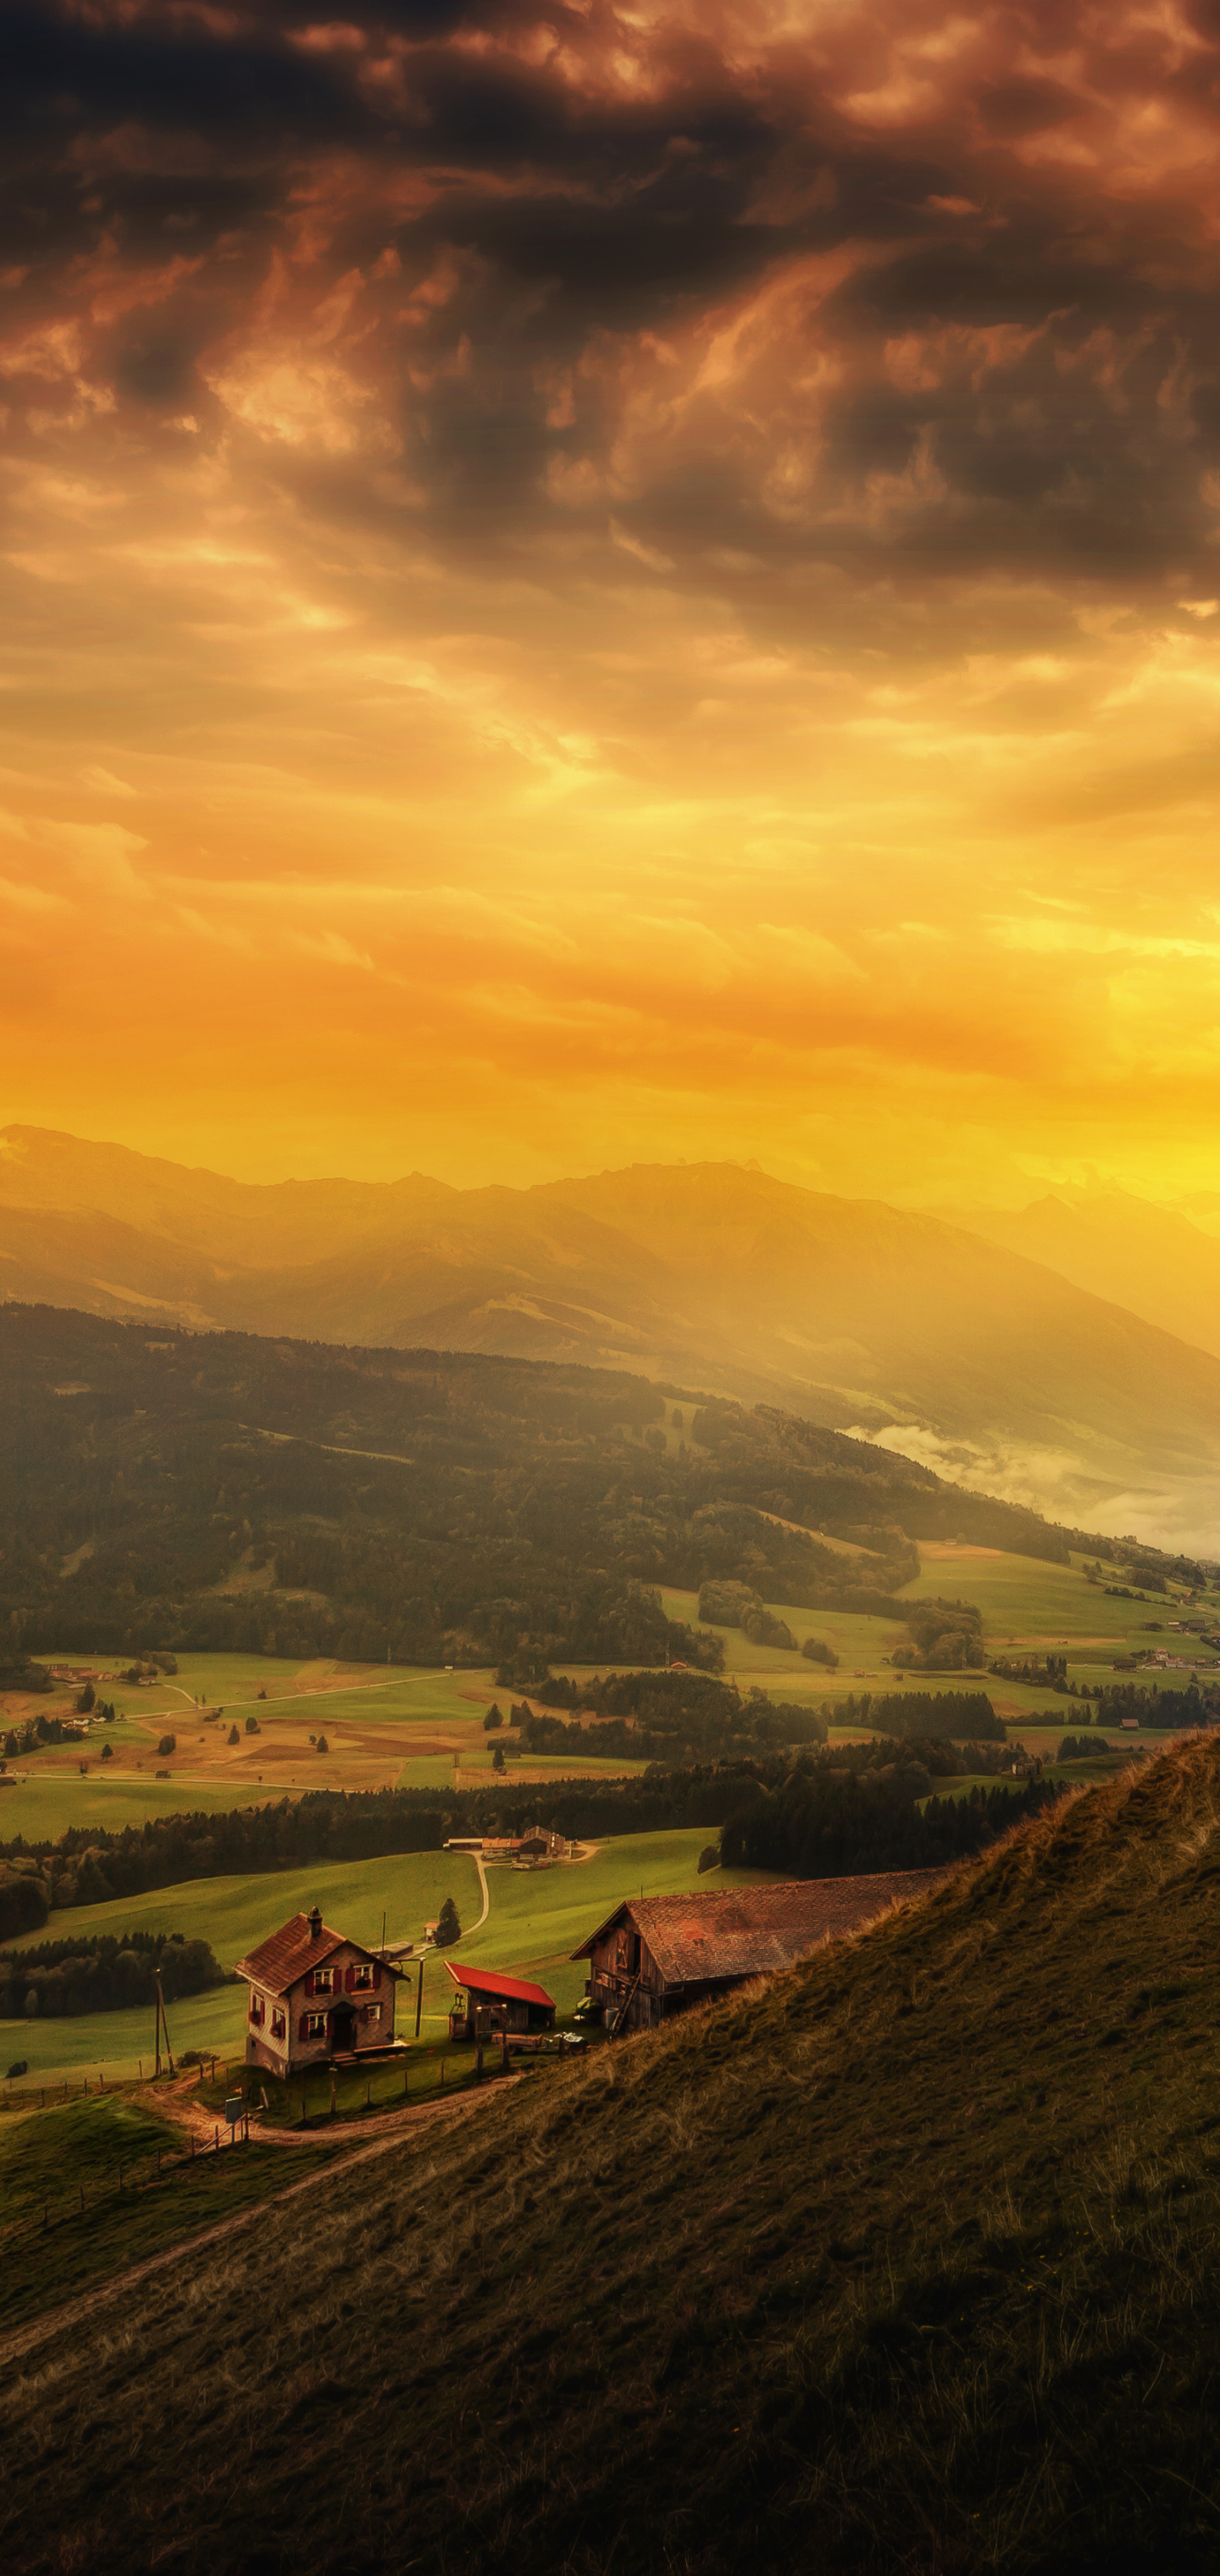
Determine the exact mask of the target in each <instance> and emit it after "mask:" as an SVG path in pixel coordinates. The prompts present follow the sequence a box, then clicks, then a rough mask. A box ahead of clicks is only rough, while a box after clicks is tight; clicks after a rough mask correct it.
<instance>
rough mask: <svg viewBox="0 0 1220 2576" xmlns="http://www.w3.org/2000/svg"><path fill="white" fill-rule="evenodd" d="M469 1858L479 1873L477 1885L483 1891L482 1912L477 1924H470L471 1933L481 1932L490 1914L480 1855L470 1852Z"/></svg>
mask: <svg viewBox="0 0 1220 2576" xmlns="http://www.w3.org/2000/svg"><path fill="white" fill-rule="evenodd" d="M470 1857H471V1859H472V1861H473V1862H474V1865H475V1868H476V1869H477V1871H478V1873H479V1885H480V1887H481V1888H482V1890H483V1911H482V1913H481V1914H480V1916H479V1919H478V1922H477V1923H472V1924H471V1926H470V1929H471V1931H472V1932H481V1931H482V1929H483V1926H484V1924H485V1923H486V1921H487V1917H488V1915H489V1914H490V1912H491V1889H490V1888H489V1886H488V1884H487V1872H486V1870H485V1869H484V1867H483V1856H482V1853H481V1852H472V1853H471V1855H470Z"/></svg>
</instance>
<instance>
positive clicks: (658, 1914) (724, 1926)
mask: <svg viewBox="0 0 1220 2576" xmlns="http://www.w3.org/2000/svg"><path fill="white" fill-rule="evenodd" d="M944 1876H945V1872H944V1871H943V1870H936V1869H909V1870H898V1871H893V1872H890V1873H889V1874H887V1875H886V1876H884V1877H876V1878H814V1879H797V1880H794V1881H792V1882H791V1883H790V1884H785V1885H782V1886H774V1885H772V1886H769V1887H741V1888H734V1889H732V1890H731V1891H730V1890H728V1889H723V1890H718V1891H717V1892H716V1893H714V1894H711V1895H707V1896H695V1895H692V1896H645V1897H638V1898H637V1897H631V1898H628V1899H626V1900H625V1901H624V1903H623V1904H622V1905H619V1906H616V1907H615V1910H614V1912H613V1914H609V1915H607V1917H606V1920H605V1922H604V1923H599V1925H598V1927H597V1930H596V1932H591V1933H590V1934H589V1937H588V1940H587V1941H582V1942H581V1945H580V1948H579V1949H578V1950H574V1951H573V1952H572V1956H573V1958H574V1959H587V1960H588V1961H589V1971H590V1973H589V1981H588V1986H587V1988H586V1992H587V1994H588V1996H589V2000H590V2002H591V2004H592V2006H593V2010H594V2012H595V2013H598V2014H600V2016H601V2017H602V2019H603V2020H604V2021H605V2022H606V2024H607V2026H608V2027H609V2028H610V2029H612V2030H649V2029H651V2028H653V2026H654V2025H655V2024H656V2023H657V2022H660V2021H664V2020H666V2019H668V2017H669V2015H670V2014H671V2013H675V2012H681V2011H682V2010H683V2009H684V2008H685V2007H686V2006H687V2005H688V2004H693V2003H704V2002H707V2001H709V2000H711V1999H712V1998H713V1997H714V1996H716V1995H723V1994H727V1993H728V1992H729V1991H730V1989H731V1988H732V1987H733V1986H737V1985H742V1984H744V1982H745V1981H746V1979H747V1978H749V1977H757V1976H761V1975H765V1974H767V1973H768V1972H769V1971H771V1970H774V1969H776V1968H790V1967H791V1966H792V1964H793V1962H794V1961H795V1960H797V1959H803V1958H806V1957H807V1956H808V1954H809V1952H810V1951H811V1950H816V1949H817V1948H818V1947H819V1945H820V1944H821V1943H822V1942H823V1941H834V1940H837V1939H840V1938H841V1937H842V1936H843V1934H844V1933H848V1932H857V1931H859V1930H860V1929H861V1927H862V1926H863V1925H864V1924H865V1923H871V1922H872V1921H873V1920H874V1918H875V1917H876V1916H877V1915H878V1914H884V1913H885V1912H886V1910H887V1909H888V1907H890V1906H891V1905H894V1904H899V1903H902V1902H903V1901H904V1900H905V1899H908V1898H910V1897H913V1896H923V1895H924V1894H925V1893H926V1891H927V1890H928V1888H930V1887H935V1886H936V1885H937V1884H938V1882H939V1881H940V1880H941V1879H942V1878H943V1877H944Z"/></svg>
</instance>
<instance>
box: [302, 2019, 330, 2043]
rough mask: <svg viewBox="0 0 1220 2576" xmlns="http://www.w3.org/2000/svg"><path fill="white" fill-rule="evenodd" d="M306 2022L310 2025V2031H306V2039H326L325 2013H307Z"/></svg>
mask: <svg viewBox="0 0 1220 2576" xmlns="http://www.w3.org/2000/svg"><path fill="white" fill-rule="evenodd" d="M306 2020H307V2022H308V2024H309V2027H308V2030H307V2031H306V2034H305V2036H306V2038H307V2039H325V2037H326V2015H325V2013H307V2014H306Z"/></svg>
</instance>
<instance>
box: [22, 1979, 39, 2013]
mask: <svg viewBox="0 0 1220 2576" xmlns="http://www.w3.org/2000/svg"><path fill="white" fill-rule="evenodd" d="M25 2017H26V2020H27V2021H37V2019H38V1988H37V1986H27V1987H26V1990H25Z"/></svg>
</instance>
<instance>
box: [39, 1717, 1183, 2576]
mask: <svg viewBox="0 0 1220 2576" xmlns="http://www.w3.org/2000/svg"><path fill="white" fill-rule="evenodd" d="M1218 1814H1220V1744H1217V1743H1216V1742H1214V1741H1213V1742H1198V1741H1196V1742H1194V1743H1192V1744H1190V1745H1187V1746H1183V1747H1179V1748H1176V1749H1175V1750H1174V1751H1172V1752H1169V1753H1167V1754H1165V1755H1163V1756H1162V1757H1160V1758H1159V1759H1158V1760H1157V1761H1156V1762H1154V1763H1151V1764H1149V1765H1148V1766H1147V1767H1146V1768H1145V1769H1144V1770H1143V1771H1142V1772H1141V1773H1139V1774H1135V1773H1130V1772H1128V1773H1126V1774H1124V1775H1123V1777H1122V1778H1121V1779H1120V1780H1119V1781H1118V1782H1116V1783H1115V1784H1113V1785H1112V1786H1110V1787H1108V1788H1105V1789H1099V1790H1096V1791H1094V1792H1091V1793H1089V1794H1088V1795H1086V1796H1083V1797H1081V1798H1079V1799H1077V1800H1076V1801H1074V1802H1071V1803H1069V1804H1068V1805H1067V1806H1066V1807H1062V1806H1061V1807H1060V1808H1059V1809H1057V1810H1056V1811H1054V1812H1053V1813H1052V1814H1051V1815H1050V1816H1048V1817H1045V1818H1042V1819H1039V1820H1037V1821H1036V1822H1034V1823H1033V1824H1031V1825H1029V1826H1026V1827H1023V1828H1021V1829H1019V1830H1018V1832H1017V1833H1016V1834H1015V1835H1014V1836H1012V1837H1011V1838H1010V1839H1009V1840H1008V1841H1007V1842H1006V1843H1004V1844H1001V1845H1000V1846H998V1847H997V1848H996V1850H995V1851H993V1852H992V1853H991V1854H989V1855H988V1856H987V1858H986V1859H984V1860H983V1861H982V1862H980V1863H978V1864H975V1865H971V1866H968V1867H967V1868H966V1869H965V1870H963V1871H962V1872H960V1873H959V1874H958V1875H957V1876H955V1877H954V1878H953V1879H952V1880H951V1881H950V1882H949V1883H948V1884H946V1885H944V1886H943V1887H942V1888H941V1889H939V1890H938V1891H937V1892H936V1893H935V1894H934V1895H932V1896H931V1897H930V1898H928V1899H925V1900H924V1901H923V1902H922V1903H920V1904H919V1905H917V1906H915V1907H912V1908H910V1909H909V1910H906V1911H902V1912H898V1913H894V1914H891V1915H890V1916H889V1917H888V1918H887V1919H884V1920H882V1921H881V1922H879V1923H878V1924H877V1925H875V1926H874V1927H873V1928H872V1929H871V1930H868V1931H866V1932H864V1933H863V1934H861V1935H860V1936H859V1937H857V1938H856V1939H854V1940H852V1941H850V1942H844V1943H840V1944H837V1945H833V1946H831V1947H829V1948H826V1949H823V1950H822V1951H820V1952H818V1953H815V1955H814V1956H813V1957H812V1958H811V1959H809V1960H808V1961H806V1962H805V1963H804V1964H803V1965H801V1966H799V1967H797V1968H795V1969H793V1970H791V1971H790V1972H788V1973H787V1974H785V1975H782V1976H780V1977H778V1978H775V1979H773V1980H770V1981H766V1982H764V1981H762V1980H760V1981H759V1982H758V1984H757V1985H756V1986H755V1987H754V1988H751V1989H747V1990H746V1991H744V1992H743V1993H742V1994H740V1995H739V1996H738V1997H737V1998H736V1999H734V2000H732V2001H730V2002H727V2003H725V2004H722V2005H719V2006H716V2007H713V2008H711V2009H710V2010H707V2011H705V2012H701V2013H696V2014H692V2015H690V2016H688V2017H687V2018H685V2019H682V2020H679V2021H677V2022H675V2023H673V2024H671V2025H669V2026H668V2027H666V2028H664V2029H662V2030H660V2031H658V2032H655V2033H649V2034H647V2035H645V2036H643V2037H642V2038H639V2039H632V2040H626V2041H623V2042H621V2043H612V2044H610V2045H608V2046H603V2047H600V2048H598V2049H596V2050H591V2051H590V2053H589V2057H588V2059H587V2061H586V2062H585V2063H583V2064H581V2065H579V2066H577V2067H575V2068H573V2069H570V2070H569V2069H567V2068H566V2067H563V2066H561V2065H558V2064H556V2065H554V2066H550V2067H547V2068H545V2069H543V2068H541V2067H540V2068H539V2069H538V2070H537V2071H536V2072H535V2073H533V2074H532V2075H529V2076H527V2077H526V2078H525V2079H524V2080H523V2081H522V2082H521V2083H520V2084H518V2085H517V2086H515V2087H514V2088H513V2090H512V2091H511V2093H508V2094H506V2095H503V2096H501V2097H500V2098H498V2099H496V2098H493V2099H492V2100H490V2101H489V2102H488V2103H487V2104H486V2106H485V2107H484V2108H483V2109H482V2111H481V2112H480V2113H479V2114H478V2115H477V2117H476V2118H474V2119H472V2120H471V2121H470V2122H469V2124H468V2125H467V2126H465V2127H464V2128H463V2129H462V2130H460V2131H458V2132H453V2133H450V2134H449V2135H447V2136H445V2137H444V2138H443V2139H442V2138H434V2139H432V2140H429V2139H427V2138H421V2139H420V2140H418V2141H408V2142H406V2143H405V2144H404V2145H403V2147H402V2148H400V2149H399V2148H395V2149H393V2150H391V2151H389V2152H387V2153H386V2154H385V2155H383V2156H382V2157H381V2158H380V2159H379V2161H378V2163H377V2164H376V2166H374V2167H369V2168H365V2169H363V2170H361V2171H355V2172H341V2171H339V2172H335V2173H334V2174H332V2175H330V2176H329V2177H327V2178H326V2180H325V2183H324V2185H322V2186H320V2187H319V2190H318V2191H317V2192H315V2193H313V2194H312V2195H310V2196H308V2197H306V2198H305V2199H301V2198H297V2199H296V2200H293V2201H283V2200H281V2201H280V2202H279V2203H278V2204H274V2205H268V2206H265V2207H264V2209H263V2211H262V2213H261V2216H260V2218H259V2220H258V2222H257V2224H256V2225H254V2226H251V2227H248V2228H246V2229H245V2230H244V2232H243V2233H242V2234H240V2235H238V2236H236V2237H234V2239H233V2240H232V2243H231V2244H230V2243H228V2242H225V2241H224V2240H222V2241H220V2242H219V2243H217V2244H214V2245H207V2244H205V2245H199V2246H196V2247H193V2248H192V2247H191V2246H190V2245H185V2246H184V2247H183V2248H182V2250H181V2251H180V2253H179V2254H178V2256H177V2258H176V2259H175V2260H174V2262H173V2264H172V2266H171V2267H169V2268H168V2269H166V2270H164V2271H162V2272H160V2273H157V2274H154V2275H152V2276H151V2277H149V2278H147V2279H145V2280H143V2281H140V2282H133V2283H132V2284H131V2286H130V2287H128V2286H125V2285H124V2284H123V2282H122V2280H121V2279H120V2280H119V2281H118V2282H117V2284H116V2286H115V2292H114V2295H112V2296H111V2297H110V2298H109V2299H108V2300H107V2301H105V2302H104V2303H103V2304H102V2305H100V2306H99V2307H97V2308H96V2309H93V2310H91V2311H90V2310H88V2309H86V2310H84V2311H82V2310H80V2309H74V2310H72V2311H68V2310H64V2311H62V2312H61V2315H60V2316H59V2318H58V2319H56V2320H55V2321H54V2323H53V2325H52V2327H51V2330H50V2331H49V2333H44V2336H43V2339H42V2340H41V2341H40V2342H39V2343H38V2345H37V2347H36V2348H35V2349H33V2350H31V2351H29V2352H28V2353H27V2355H26V2357H25V2361H24V2365H23V2367H22V2368H21V2369H20V2370H14V2369H13V2368H12V2367H11V2363H10V2367H9V2370H8V2374H7V2378H6V2437H7V2438H6V2442H5V2452H4V2471H3V2484H2V2489H0V2549H2V2550H3V2555H4V2563H5V2566H6V2568H7V2569H9V2570H11V2576H44V2571H50V2570H52V2569H56V2570H59V2569H62V2568H64V2567H67V2566H77V2565H80V2566H85V2565H87V2566H89V2567H90V2568H91V2569H97V2570H100V2571H106V2570H110V2569H116V2570H118V2569H122V2570H123V2571H124V2576H128V2572H129V2571H131V2570H133V2569H142V2568H147V2567H151V2566H153V2565H154V2564H155V2565H157V2566H164V2565H169V2566H171V2567H172V2568H174V2569H176V2570H180V2571H181V2576H202V2571H204V2570H205V2569H211V2568H214V2567H216V2566H225V2567H231V2568H234V2569H238V2570H242V2571H245V2572H246V2576H279V2571H281V2570H286V2569H288V2568H290V2567H291V2568H292V2569H293V2570H294V2571H297V2576H330V2571H332V2570H337V2569H339V2568H342V2569H343V2570H344V2571H345V2576H347V2571H349V2570H353V2569H354V2570H355V2571H356V2576H376V2571H379V2570H380V2569H382V2568H383V2567H385V2566H387V2565H399V2564H401V2563H403V2559H404V2556H406V2557H407V2558H408V2559H409V2564H410V2565H411V2567H412V2568H413V2569H416V2570H418V2571H420V2576H442V2571H445V2570H452V2569H453V2568H456V2567H461V2568H462V2569H463V2570H466V2571H469V2576H493V2571H499V2570H502V2569H504V2568H506V2567H509V2566H513V2565H522V2566H528V2567H530V2568H531V2569H532V2570H534V2571H536V2576H550V2572H551V2571H554V2572H555V2576H559V2571H560V2570H563V2571H565V2576H570V2571H576V2576H594V2571H600V2570H604V2569H605V2568H606V2567H607V2566H612V2567H613V2568H614V2569H615V2570H616V2571H619V2576H645V2571H648V2576H651V2571H653V2570H655V2569H657V2568H658V2567H664V2568H671V2569H675V2570H681V2571H682V2572H683V2576H739V2571H740V2576H746V2571H747V2570H749V2571H752V2570H754V2569H756V2568H758V2567H760V2566H766V2567H768V2568H772V2569H780V2570H788V2569H791V2570H794V2571H795V2570H798V2569H804V2568H808V2567H809V2566H810V2565H811V2564H813V2563H816V2565H817V2566H818V2568H819V2569H820V2570H824V2571H826V2576H883V2571H886V2576H889V2572H890V2571H898V2570H902V2571H903V2576H945V2571H953V2576H982V2571H984V2570H997V2569H1002V2570H1004V2571H1005V2576H1050V2571H1056V2576H1057V2572H1058V2571H1066V2570H1068V2569H1072V2570H1073V2571H1085V2576H1094V2572H1095V2576H1102V2571H1105V2576H1112V2571H1114V2570H1121V2571H1122V2576H1160V2571H1161V2570H1162V2569H1163V2568H1165V2567H1166V2566H1167V2565H1169V2564H1172V2566H1173V2567H1174V2569H1175V2570H1180V2571H1182V2576H1210V2571H1211V2570H1212V2569H1213V2568H1214V2567H1215V2565H1216V2561H1217V2556H1218V2555H1220V2474H1218V2472H1217V2464H1216V2445H1215V2387H1216V2364H1215V2318H1216V2313H1217V2306H1218V2303H1220V2226H1218V2223H1217V2222H1218V2215H1220V2203H1218V2195H1217V2182H1218V2177H1220V2155H1218V2151H1217V2116H1216V2106H1215V2099H1214V2094H1215V2087H1214V2083H1213V2080H1212V2076H1211V2072H1210V2062H1211V2055H1212V2043H1213V2036H1214V2031H1215V2026H1216V2019H1217V2012H1218V2010H1220V1968H1218V1966H1217V1960H1218V1958H1220V1944H1218V1941H1217V1934H1218V1932H1220V1913H1218V1908H1220V1869H1218V1867H1217V1861H1216V1857H1215V1853H1216V1839H1215V1838H1216V1830H1217V1816H1218ZM39 2116H40V2115H39V2114H38V2113H37V2112H35V2113H33V2114H32V2115H31V2118H32V2120H33V2121H35V2122H36V2121H37V2119H38V2117H39ZM47 2116H54V2115H53V2114H48V2115H47ZM8 2358H9V2356H8V2355H6V2354H5V2353H4V2352H3V2350H0V2359H8Z"/></svg>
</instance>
